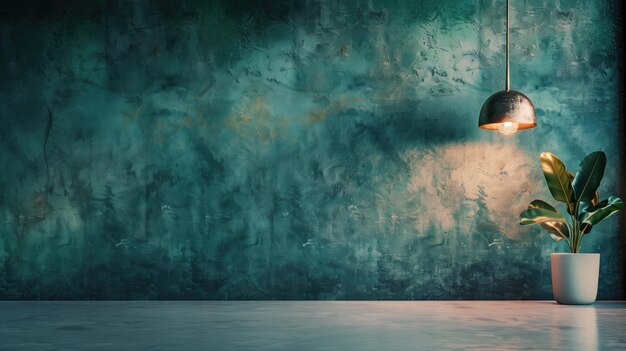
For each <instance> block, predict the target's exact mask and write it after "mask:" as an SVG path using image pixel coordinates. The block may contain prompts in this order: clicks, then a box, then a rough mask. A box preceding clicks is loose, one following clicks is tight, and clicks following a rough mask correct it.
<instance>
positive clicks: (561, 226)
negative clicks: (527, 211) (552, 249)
mask: <svg viewBox="0 0 626 351" xmlns="http://www.w3.org/2000/svg"><path fill="white" fill-rule="evenodd" d="M541 227H542V228H543V229H545V230H546V231H547V232H548V233H550V236H551V237H552V239H554V240H555V241H561V240H563V239H567V238H569V227H568V226H567V224H565V223H562V222H543V223H541Z"/></svg>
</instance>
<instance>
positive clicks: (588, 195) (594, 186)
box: [573, 151, 606, 202]
mask: <svg viewBox="0 0 626 351" xmlns="http://www.w3.org/2000/svg"><path fill="white" fill-rule="evenodd" d="M605 167H606V155H605V154H604V152H602V151H596V152H592V153H590V154H589V155H587V157H585V158H584V159H583V160H582V161H581V162H580V166H579V169H578V172H576V176H575V177H574V181H573V186H574V193H575V197H576V201H578V202H591V200H592V199H593V198H594V196H595V193H596V191H597V190H598V186H600V181H602V177H603V176H604V168H605Z"/></svg>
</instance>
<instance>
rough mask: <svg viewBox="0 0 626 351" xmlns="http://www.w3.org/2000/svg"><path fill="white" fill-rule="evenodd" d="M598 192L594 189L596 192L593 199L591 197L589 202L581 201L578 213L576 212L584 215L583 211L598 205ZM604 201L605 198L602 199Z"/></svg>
mask: <svg viewBox="0 0 626 351" xmlns="http://www.w3.org/2000/svg"><path fill="white" fill-rule="evenodd" d="M598 200H599V198H598V192H597V191H596V194H595V195H594V196H593V199H591V202H581V203H580V206H579V207H580V213H579V214H578V215H579V216H581V215H583V216H584V212H585V211H588V210H589V209H590V208H593V207H596V206H598ZM604 201H606V200H604Z"/></svg>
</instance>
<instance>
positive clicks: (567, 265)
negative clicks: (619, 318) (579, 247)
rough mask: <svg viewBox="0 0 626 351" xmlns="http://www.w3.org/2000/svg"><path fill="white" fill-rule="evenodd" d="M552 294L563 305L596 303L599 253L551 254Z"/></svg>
mask: <svg viewBox="0 0 626 351" xmlns="http://www.w3.org/2000/svg"><path fill="white" fill-rule="evenodd" d="M550 264H551V268H552V293H553V295H554V299H555V300H556V301H557V302H558V303H560V304H564V305H589V304H592V303H594V302H595V301H596V296H597V294H598V275H599V272H600V254H599V253H575V254H573V253H553V254H552V255H551V256H550Z"/></svg>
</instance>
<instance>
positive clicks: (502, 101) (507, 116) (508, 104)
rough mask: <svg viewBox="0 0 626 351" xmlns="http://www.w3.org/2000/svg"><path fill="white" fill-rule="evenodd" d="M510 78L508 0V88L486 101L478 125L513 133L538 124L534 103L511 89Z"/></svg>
mask: <svg viewBox="0 0 626 351" xmlns="http://www.w3.org/2000/svg"><path fill="white" fill-rule="evenodd" d="M509 80H510V79H509V0H506V89H505V90H502V91H499V92H497V93H495V94H493V95H491V96H490V97H489V98H488V99H487V101H485V103H484V104H483V107H482V108H481V109H480V117H479V119H478V127H480V128H482V129H487V130H497V131H498V132H500V134H503V135H511V134H514V133H515V132H517V131H518V130H521V129H529V128H535V127H536V126H537V117H536V116H535V107H534V106H533V103H532V102H531V101H530V99H529V98H528V97H527V96H526V95H524V94H522V93H520V92H519V91H515V90H511V89H510V82H509Z"/></svg>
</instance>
